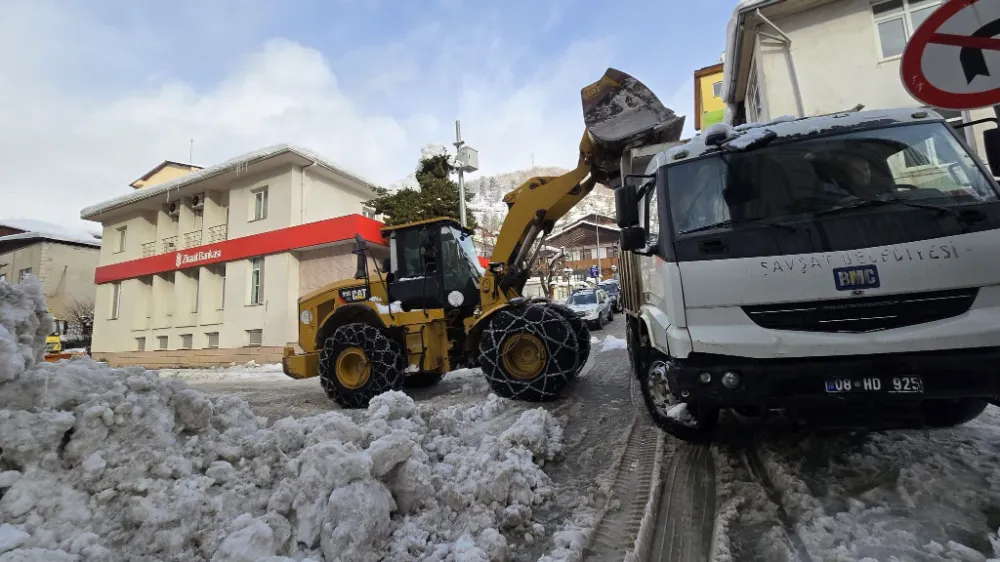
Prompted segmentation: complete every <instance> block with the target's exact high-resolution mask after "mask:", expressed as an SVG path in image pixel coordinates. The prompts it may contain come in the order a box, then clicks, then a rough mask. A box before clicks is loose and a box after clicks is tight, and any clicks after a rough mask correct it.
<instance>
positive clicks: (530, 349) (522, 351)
mask: <svg viewBox="0 0 1000 562" xmlns="http://www.w3.org/2000/svg"><path fill="white" fill-rule="evenodd" d="M547 359H548V354H547V353H546V351H545V344H544V343H542V340H541V339H540V338H539V337H538V336H536V335H534V334H514V335H512V336H510V337H509V338H507V341H505V342H503V347H502V348H501V349H500V362H501V363H502V364H503V370H504V371H506V372H507V373H508V374H510V376H512V377H514V378H515V379H518V380H531V379H533V378H535V377H537V376H538V375H540V374H542V371H544V370H545V363H546V360H547Z"/></svg>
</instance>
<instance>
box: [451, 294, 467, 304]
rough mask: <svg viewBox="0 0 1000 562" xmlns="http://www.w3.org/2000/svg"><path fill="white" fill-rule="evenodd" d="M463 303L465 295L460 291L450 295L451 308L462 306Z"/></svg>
mask: <svg viewBox="0 0 1000 562" xmlns="http://www.w3.org/2000/svg"><path fill="white" fill-rule="evenodd" d="M463 302H465V295H463V294H462V293H460V292H458V291H452V292H450V293H448V304H450V305H451V306H462V303H463Z"/></svg>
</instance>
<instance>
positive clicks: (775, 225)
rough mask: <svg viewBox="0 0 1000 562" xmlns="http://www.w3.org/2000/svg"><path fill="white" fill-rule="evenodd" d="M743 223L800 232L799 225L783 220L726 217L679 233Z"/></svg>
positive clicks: (734, 225) (691, 232)
mask: <svg viewBox="0 0 1000 562" xmlns="http://www.w3.org/2000/svg"><path fill="white" fill-rule="evenodd" d="M742 225H761V226H770V227H771V228H780V229H782V230H787V231H788V232H798V230H799V229H798V227H796V226H792V225H790V224H785V223H781V222H773V221H769V220H767V219H749V220H739V221H734V220H733V219H726V220H724V221H722V222H717V223H713V224H706V225H704V226H699V227H695V228H689V229H687V230H682V231H680V232H678V233H677V234H693V233H695V232H704V231H706V230H714V229H716V228H727V227H736V226H742Z"/></svg>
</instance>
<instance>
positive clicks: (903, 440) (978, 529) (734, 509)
mask: <svg viewBox="0 0 1000 562" xmlns="http://www.w3.org/2000/svg"><path fill="white" fill-rule="evenodd" d="M769 425H770V424H769ZM763 433H764V435H763V436H762V444H761V445H760V448H759V457H760V460H761V465H762V470H763V471H764V472H765V473H766V476H767V478H769V479H770V481H771V482H772V483H773V487H774V494H773V495H769V494H768V490H767V489H766V488H765V487H763V486H762V485H761V482H760V481H759V480H757V479H756V478H754V477H752V476H750V474H749V472H748V471H747V470H746V464H745V461H744V458H745V457H744V456H743V455H742V454H741V453H740V450H741V449H740V447H738V446H737V447H733V446H730V445H721V446H717V447H715V451H714V453H715V461H716V470H717V481H718V484H717V485H718V489H719V498H720V502H719V505H718V506H717V510H718V516H717V520H716V528H717V535H716V536H717V539H718V540H717V544H716V553H717V556H716V558H715V560H717V561H720V562H721V561H725V560H731V559H737V560H739V559H743V558H751V557H753V558H757V559H766V560H771V559H774V560H779V559H780V560H784V559H786V557H788V558H789V559H794V558H795V556H794V555H791V556H790V557H789V554H790V552H791V549H792V548H794V547H795V546H794V544H792V543H789V541H788V540H787V539H786V536H787V534H786V533H783V532H782V525H781V522H780V520H781V513H780V510H782V509H783V510H784V513H785V514H786V515H785V517H786V519H787V520H788V521H790V524H791V526H792V527H793V528H794V535H795V537H796V540H798V541H800V542H799V543H798V548H803V547H804V548H805V550H807V551H808V553H809V555H810V557H811V559H812V560H814V561H816V562H821V561H822V562H825V561H837V562H840V561H862V560H864V561H866V562H870V561H876V560H877V561H892V560H898V561H908V562H909V561H912V562H923V561H928V562H929V561H935V560H961V561H967V562H986V561H987V560H988V559H991V560H993V559H998V558H1000V551H998V549H997V547H998V546H1000V537H998V534H997V529H998V527H1000V462H998V461H1000V440H998V439H997V436H998V435H1000V411H998V410H997V409H996V408H992V407H991V408H990V409H988V410H987V411H986V412H985V413H984V414H983V415H982V416H980V418H979V419H978V420H976V421H974V422H971V423H969V424H967V425H965V426H960V427H957V428H954V429H947V430H936V431H927V432H924V431H892V432H884V433H871V434H864V433H862V432H854V433H846V432H842V433H834V434H832V435H830V434H825V433H820V434H817V433H810V432H808V431H797V430H795V429H789V428H787V427H783V428H782V427H777V426H776V425H772V427H770V428H765V429H764V432H763ZM734 529H735V530H734ZM718 530H721V533H722V534H721V535H720V534H719V532H718ZM740 555H742V556H740Z"/></svg>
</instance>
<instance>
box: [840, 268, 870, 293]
mask: <svg viewBox="0 0 1000 562" xmlns="http://www.w3.org/2000/svg"><path fill="white" fill-rule="evenodd" d="M833 282H834V285H835V286H836V287H837V290H838V291H857V290H858V289H877V288H879V287H881V286H882V280H881V279H880V278H879V275H878V268H877V267H875V266H874V265H856V266H853V267H838V268H837V269H834V270H833ZM855 294H858V293H857V292H855Z"/></svg>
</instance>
